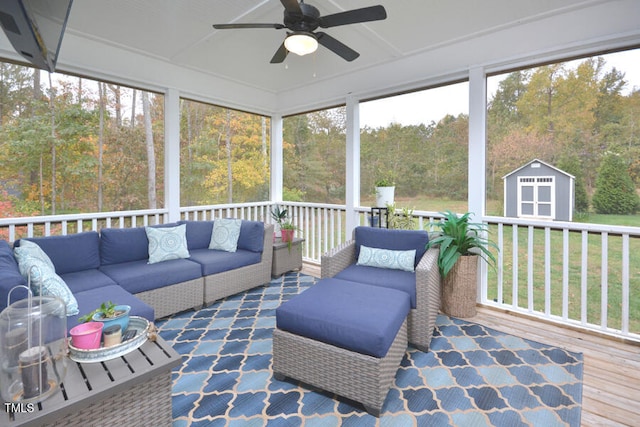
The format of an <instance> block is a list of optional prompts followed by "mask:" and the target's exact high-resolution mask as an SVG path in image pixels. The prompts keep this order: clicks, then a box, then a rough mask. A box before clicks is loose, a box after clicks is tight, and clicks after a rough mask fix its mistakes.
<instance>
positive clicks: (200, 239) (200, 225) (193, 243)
mask: <svg viewBox="0 0 640 427" xmlns="http://www.w3.org/2000/svg"><path fill="white" fill-rule="evenodd" d="M178 224H186V225H187V248H188V249H189V250H190V251H192V250H194V249H205V248H208V247H209V242H210V241H211V233H212V231H213V221H178Z"/></svg>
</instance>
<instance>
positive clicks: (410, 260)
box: [357, 246, 416, 272]
mask: <svg viewBox="0 0 640 427" xmlns="http://www.w3.org/2000/svg"><path fill="white" fill-rule="evenodd" d="M415 259H416V250H415V249H412V250H410V251H394V250H391V249H380V248H370V247H367V246H360V255H359V256H358V262H357V265H366V266H369V267H378V268H390V269H393V270H404V271H411V272H413V271H415V268H414V262H415Z"/></svg>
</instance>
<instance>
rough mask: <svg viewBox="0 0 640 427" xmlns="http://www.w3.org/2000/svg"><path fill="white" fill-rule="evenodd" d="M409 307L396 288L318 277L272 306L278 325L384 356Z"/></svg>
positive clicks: (325, 341)
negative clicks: (276, 305) (303, 288)
mask: <svg viewBox="0 0 640 427" xmlns="http://www.w3.org/2000/svg"><path fill="white" fill-rule="evenodd" d="M408 313H409V295H407V294H406V293H405V292H401V291H397V290H395V289H389V288H383V287H379V286H369V285H365V284H362V283H356V282H348V281H344V280H339V279H334V278H330V279H322V280H320V281H318V283H317V284H316V285H315V286H312V287H311V288H309V289H307V290H305V291H304V292H302V293H301V294H299V295H296V296H295V297H293V298H291V299H290V300H289V301H286V302H285V303H283V304H282V305H281V306H280V307H278V308H277V309H276V325H277V327H278V328H279V329H282V330H285V331H288V332H291V333H294V334H297V335H301V336H304V337H307V338H311V339H314V340H316V341H321V342H324V343H327V344H331V345H335V346H337V347H341V348H345V349H347V350H351V351H355V352H357V353H361V354H367V355H369V356H373V357H378V358H380V357H384V356H385V355H386V354H387V351H388V350H389V347H390V346H391V343H392V342H393V340H394V339H395V337H396V335H397V333H398V331H399V330H400V327H401V326H402V324H403V322H404V321H405V319H406V317H407V315H408Z"/></svg>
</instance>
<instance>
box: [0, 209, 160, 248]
mask: <svg viewBox="0 0 640 427" xmlns="http://www.w3.org/2000/svg"><path fill="white" fill-rule="evenodd" d="M166 216H167V210H166V209H147V210H137V211H119V212H96V213H83V214H68V215H48V216H47V215H45V216H29V217H20V218H0V238H2V239H5V240H8V241H9V242H14V241H16V240H18V239H20V238H23V237H40V236H52V235H67V234H73V233H80V232H82V231H91V230H93V231H99V230H100V229H101V228H110V227H116V228H125V227H137V226H143V225H154V224H161V223H163V222H165V220H166Z"/></svg>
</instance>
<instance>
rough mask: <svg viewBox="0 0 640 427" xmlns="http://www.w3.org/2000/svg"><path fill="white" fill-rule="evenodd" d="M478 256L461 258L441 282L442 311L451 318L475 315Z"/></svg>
mask: <svg viewBox="0 0 640 427" xmlns="http://www.w3.org/2000/svg"><path fill="white" fill-rule="evenodd" d="M477 277H478V256H477V255H467V256H461V257H460V258H459V259H458V261H457V262H456V264H455V265H454V266H453V268H452V269H451V271H449V274H447V276H446V277H445V278H444V280H443V282H442V311H443V312H444V313H445V314H447V315H449V316H453V317H473V316H475V315H476V295H477V290H476V289H477Z"/></svg>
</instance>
